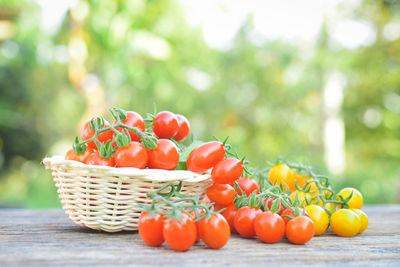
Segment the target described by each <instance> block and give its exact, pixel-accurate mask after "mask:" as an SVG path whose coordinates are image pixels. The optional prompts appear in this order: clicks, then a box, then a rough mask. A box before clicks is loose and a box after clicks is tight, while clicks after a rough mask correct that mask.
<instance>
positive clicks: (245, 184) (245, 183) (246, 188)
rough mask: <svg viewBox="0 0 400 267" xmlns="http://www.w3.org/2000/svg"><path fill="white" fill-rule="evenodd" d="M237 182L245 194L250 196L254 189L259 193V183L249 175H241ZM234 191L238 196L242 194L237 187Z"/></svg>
mask: <svg viewBox="0 0 400 267" xmlns="http://www.w3.org/2000/svg"><path fill="white" fill-rule="evenodd" d="M237 182H238V184H239V187H240V188H241V189H242V190H243V192H244V193H245V194H246V196H250V194H251V193H253V192H254V191H257V193H260V185H259V184H258V183H257V182H256V180H254V179H252V178H250V177H243V178H242V179H239V180H238V181H237ZM236 192H237V194H238V195H239V196H241V195H242V191H241V190H240V189H239V188H236Z"/></svg>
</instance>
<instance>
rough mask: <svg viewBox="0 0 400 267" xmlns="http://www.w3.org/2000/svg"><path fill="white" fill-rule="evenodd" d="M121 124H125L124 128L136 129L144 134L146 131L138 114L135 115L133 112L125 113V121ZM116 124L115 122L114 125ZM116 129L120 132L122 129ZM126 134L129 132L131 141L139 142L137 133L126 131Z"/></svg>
mask: <svg viewBox="0 0 400 267" xmlns="http://www.w3.org/2000/svg"><path fill="white" fill-rule="evenodd" d="M121 122H122V123H123V124H125V125H126V126H130V127H136V128H138V129H139V130H140V131H142V132H144V131H145V130H146V126H145V124H144V120H143V118H142V116H140V114H139V113H136V112H134V111H127V112H126V119H125V120H123V121H121ZM116 123H117V122H116V121H115V122H114V124H116ZM116 129H117V130H118V131H120V132H121V131H122V129H123V128H121V127H118V128H116ZM128 132H129V135H130V136H131V140H132V141H140V137H139V135H137V133H135V132H132V131H128Z"/></svg>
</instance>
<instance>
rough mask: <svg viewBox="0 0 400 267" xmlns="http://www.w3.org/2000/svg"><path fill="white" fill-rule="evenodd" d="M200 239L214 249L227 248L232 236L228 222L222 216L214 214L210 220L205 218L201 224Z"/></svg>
mask: <svg viewBox="0 0 400 267" xmlns="http://www.w3.org/2000/svg"><path fill="white" fill-rule="evenodd" d="M199 231H200V238H201V240H203V242H204V243H205V244H206V245H207V246H208V247H209V248H213V249H219V248H222V247H223V246H225V244H226V243H227V242H228V240H229V237H230V236H231V230H230V228H229V224H228V222H227V221H226V220H225V218H224V216H222V215H221V214H212V215H211V216H210V217H209V218H203V219H201V220H200V222H199Z"/></svg>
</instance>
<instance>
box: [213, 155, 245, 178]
mask: <svg viewBox="0 0 400 267" xmlns="http://www.w3.org/2000/svg"><path fill="white" fill-rule="evenodd" d="M242 173H243V164H242V162H241V161H240V160H238V159H236V158H227V159H223V160H221V161H220V162H218V163H217V164H216V165H215V166H214V168H213V169H212V171H211V178H212V179H213V181H214V183H216V184H230V183H233V182H234V181H236V180H237V179H238V178H239V177H240V176H242Z"/></svg>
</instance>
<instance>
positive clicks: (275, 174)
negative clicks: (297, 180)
mask: <svg viewBox="0 0 400 267" xmlns="http://www.w3.org/2000/svg"><path fill="white" fill-rule="evenodd" d="M268 180H269V181H270V183H271V184H276V185H281V184H282V185H283V186H284V188H285V189H289V190H290V191H294V190H296V187H295V185H294V179H293V175H292V171H291V170H290V168H289V167H288V166H287V165H286V164H278V165H276V166H274V167H272V168H271V170H270V171H269V173H268ZM285 185H286V186H285Z"/></svg>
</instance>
